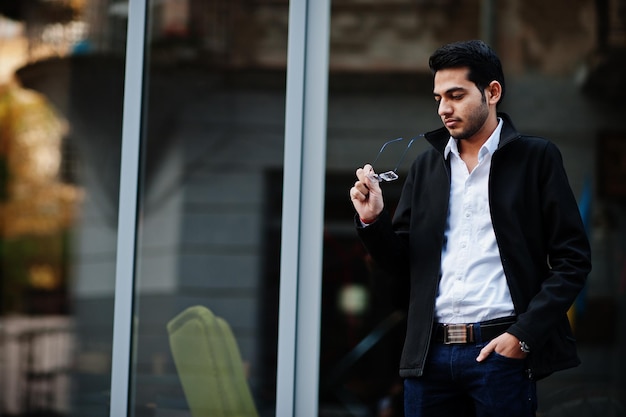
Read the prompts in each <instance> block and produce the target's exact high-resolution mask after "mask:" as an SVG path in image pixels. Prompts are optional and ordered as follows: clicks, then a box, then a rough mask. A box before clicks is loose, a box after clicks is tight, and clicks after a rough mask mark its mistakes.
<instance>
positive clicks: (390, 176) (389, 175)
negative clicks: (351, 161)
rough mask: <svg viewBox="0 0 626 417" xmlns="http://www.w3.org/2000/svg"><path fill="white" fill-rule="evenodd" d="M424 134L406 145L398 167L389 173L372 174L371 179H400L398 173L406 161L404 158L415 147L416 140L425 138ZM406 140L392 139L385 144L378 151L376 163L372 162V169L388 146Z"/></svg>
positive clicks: (387, 180) (379, 180)
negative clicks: (403, 161) (412, 146)
mask: <svg viewBox="0 0 626 417" xmlns="http://www.w3.org/2000/svg"><path fill="white" fill-rule="evenodd" d="M423 136H424V134H420V135H417V136H416V137H414V138H413V139H411V140H410V141H409V144H408V145H406V148H404V151H403V152H402V155H400V159H398V163H397V164H396V167H395V168H394V169H393V170H391V171H387V172H382V173H380V174H370V175H369V178H370V179H371V180H372V181H378V182H381V181H386V182H389V181H394V180H397V179H398V174H397V172H396V171H398V168H399V167H400V164H402V160H403V159H404V156H405V155H406V153H407V152H408V150H409V148H410V147H411V145H413V142H414V141H415V139H417V138H419V137H423ZM402 140H404V138H397V139H392V140H390V141H388V142H385V143H383V146H381V148H380V151H378V155H376V159H374V162H372V164H371V165H372V167H373V166H374V165H376V162H377V161H378V158H380V156H381V155H382V154H383V151H384V150H385V148H386V147H387V145H389V144H390V143H394V142H400V141H402Z"/></svg>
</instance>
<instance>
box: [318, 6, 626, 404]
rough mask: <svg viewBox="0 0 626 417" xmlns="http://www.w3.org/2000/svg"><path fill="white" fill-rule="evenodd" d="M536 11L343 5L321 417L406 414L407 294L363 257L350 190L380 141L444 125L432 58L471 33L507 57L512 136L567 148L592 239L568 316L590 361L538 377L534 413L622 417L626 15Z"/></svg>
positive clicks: (335, 29)
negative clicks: (401, 369)
mask: <svg viewBox="0 0 626 417" xmlns="http://www.w3.org/2000/svg"><path fill="white" fill-rule="evenodd" d="M539 3H540V2H538V1H531V2H524V4H523V5H522V4H521V3H520V5H519V6H520V7H518V8H515V9H511V8H509V7H507V6H506V5H505V4H504V3H502V2H496V1H478V0H475V1H467V2H462V4H461V3H459V4H457V3H454V4H453V2H451V1H434V0H420V1H413V0H394V1H386V2H373V1H367V0H335V1H333V5H332V14H331V36H330V38H331V44H330V72H329V102H328V144H327V149H328V153H327V160H326V163H327V172H326V180H327V181H326V187H327V188H326V205H325V210H326V212H325V235H324V236H325V240H324V267H323V271H324V272H323V301H322V326H321V355H320V357H321V359H320V399H319V407H320V415H337V416H338V415H346V416H347V415H362V416H383V415H384V416H392V415H393V416H398V415H402V384H401V381H400V380H399V379H398V377H397V375H398V365H399V356H400V353H401V349H402V346H403V342H404V331H405V329H404V327H405V325H406V324H405V322H404V313H405V305H406V302H407V289H406V288H405V287H404V286H402V285H398V283H397V282H396V281H395V280H394V277H390V276H387V275H385V274H384V273H383V272H381V270H380V269H379V268H378V267H377V266H376V265H375V264H374V263H372V262H371V259H370V258H369V257H368V255H367V253H365V252H364V250H363V247H362V245H361V244H360V242H359V240H358V238H357V236H356V232H355V230H354V219H353V216H354V210H353V208H352V205H351V204H350V202H349V197H348V192H349V189H350V187H351V186H352V184H354V181H355V180H356V178H355V170H356V169H357V168H358V167H361V166H363V164H365V163H368V162H372V161H373V160H374V158H375V157H376V155H377V153H378V151H379V149H380V147H381V145H382V144H383V143H384V142H386V141H389V140H392V139H395V138H397V137H404V138H405V139H408V138H412V137H415V136H417V135H418V134H420V133H424V132H425V131H429V130H434V129H436V128H439V127H441V122H440V120H439V118H438V116H437V114H436V107H435V105H434V102H433V99H432V75H431V74H430V71H429V69H428V58H429V56H430V54H431V53H432V52H433V51H434V50H435V49H436V48H437V47H439V46H441V45H443V44H445V43H448V42H452V41H456V40H462V39H476V38H484V40H486V41H487V42H488V43H490V44H491V45H492V46H493V47H494V48H495V50H496V51H497V52H498V53H499V55H500V58H501V60H502V63H503V66H504V70H505V75H506V77H507V97H506V100H505V102H504V103H503V105H504V107H503V110H504V111H506V112H508V113H509V114H511V116H512V117H513V120H515V121H516V127H517V128H518V130H519V131H521V132H524V133H529V134H537V135H541V136H545V137H547V138H549V139H551V140H553V141H554V142H555V143H556V144H557V145H558V146H559V148H560V149H561V152H562V154H563V159H564V163H565V167H566V170H567V173H568V176H569V180H570V183H571V186H572V189H573V191H574V193H575V195H576V197H577V199H578V201H579V205H580V210H581V213H582V214H583V218H584V221H585V222H586V225H587V230H588V233H589V237H590V241H591V244H592V253H593V264H594V265H593V271H592V273H591V275H590V276H589V279H588V285H587V287H586V289H585V290H584V291H583V293H582V294H581V296H580V297H579V299H578V300H577V301H576V303H575V304H574V305H573V306H572V309H571V310H570V314H569V316H570V320H571V323H572V324H573V328H574V333H575V336H576V338H577V339H578V350H579V355H580V357H581V359H582V364H581V365H580V366H579V367H576V368H574V369H571V370H568V371H565V372H559V373H556V374H555V375H553V376H551V377H549V378H547V379H545V380H542V381H540V382H539V384H538V390H539V412H541V413H545V414H547V415H552V414H554V415H565V414H567V415H592V414H593V412H594V411H593V410H594V407H598V408H595V410H602V411H601V412H602V413H604V414H605V415H611V414H615V415H617V414H620V413H623V411H624V409H626V407H625V405H624V402H623V400H622V398H623V393H624V387H625V386H626V380H625V378H624V375H626V374H625V373H624V366H625V363H626V362H624V361H623V360H622V359H621V357H622V355H621V354H620V352H623V351H624V349H625V347H624V343H625V340H626V338H625V335H626V333H625V331H624V329H626V326H624V314H623V311H624V297H623V294H624V288H625V285H624V282H625V281H624V271H625V268H624V265H625V257H624V239H623V236H624V233H623V231H624V216H625V211H624V206H623V202H624V196H625V195H626V194H625V193H624V187H623V185H619V184H623V178H624V172H625V170H624V163H623V157H621V156H619V155H623V152H622V151H623V150H624V146H623V145H620V143H622V144H623V142H624V141H623V139H624V138H625V137H626V135H625V132H624V128H623V126H622V125H621V124H620V123H619V122H618V120H621V118H622V116H621V114H622V113H623V111H624V105H623V102H622V101H620V100H619V98H618V96H617V95H616V93H615V92H616V91H619V86H620V85H622V84H623V80H624V77H623V75H622V74H623V71H624V63H623V60H622V59H620V58H619V57H620V56H622V55H620V54H621V53H622V52H621V51H623V48H624V44H625V43H624V36H623V30H620V28H623V24H624V19H623V18H617V17H615V16H618V15H619V13H617V11H616V10H617V9H616V7H617V6H615V5H609V4H608V3H607V2H593V1H589V2H582V3H579V4H577V5H576V6H575V7H571V3H567V2H566V1H564V0H559V1H557V2H551V3H549V4H547V3H541V4H542V6H540V5H539ZM605 3H606V4H605ZM453 5H454V7H452V6H453ZM565 9H566V10H565ZM556 21H560V22H562V24H557V25H554V24H553V23H554V22H556ZM513 27H515V28H516V29H515V30H511V28H513ZM590 57H593V58H590ZM607 103H610V105H607V106H606V107H603V106H604V105H606V104H607ZM600 108H602V109H604V110H602V111H600V112H599V111H598V110H599V109H600ZM605 110H606V114H601V113H604V111H605ZM404 143H405V144H406V141H404ZM394 146H395V145H394ZM427 146H428V145H427V144H426V143H425V141H423V140H419V139H418V140H416V142H415V143H414V145H413V147H412V148H411V150H410V151H409V152H408V153H407V155H406V158H405V161H404V163H403V164H402V165H401V166H400V168H399V170H398V174H399V176H400V178H399V179H398V180H397V181H395V182H390V183H383V184H382V188H383V192H384V194H385V201H386V206H387V207H388V208H389V209H390V210H391V211H392V212H393V209H394V204H395V203H396V202H397V199H398V196H399V193H400V187H401V186H402V183H403V180H404V178H405V177H406V171H407V170H408V168H409V166H410V164H411V162H412V160H413V159H414V158H415V157H416V155H418V154H419V153H420V152H421V151H422V150H424V149H426V147H427ZM400 148H402V146H400V145H398V146H397V147H391V146H388V147H387V149H386V150H385V152H384V154H383V155H382V156H381V158H380V159H379V160H378V161H377V165H378V166H377V167H375V168H377V171H387V170H390V169H393V168H394V167H395V164H396V162H397V159H398V157H399V155H400V153H401V152H402V150H401V149H400ZM385 158H387V159H385ZM620 161H621V162H620ZM620 179H622V181H621V182H620ZM620 204H621V205H620ZM620 312H621V313H620ZM596 412H597V411H596Z"/></svg>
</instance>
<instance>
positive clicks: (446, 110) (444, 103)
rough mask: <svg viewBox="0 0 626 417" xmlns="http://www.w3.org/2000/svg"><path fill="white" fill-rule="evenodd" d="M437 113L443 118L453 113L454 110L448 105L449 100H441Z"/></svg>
mask: <svg viewBox="0 0 626 417" xmlns="http://www.w3.org/2000/svg"><path fill="white" fill-rule="evenodd" d="M437 113H439V116H441V117H443V116H449V115H450V114H451V113H452V108H451V107H450V104H449V103H448V100H446V99H444V98H442V99H441V100H439V105H438V107H437Z"/></svg>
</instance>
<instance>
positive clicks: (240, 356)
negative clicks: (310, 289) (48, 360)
mask: <svg viewBox="0 0 626 417" xmlns="http://www.w3.org/2000/svg"><path fill="white" fill-rule="evenodd" d="M148 4H149V22H150V31H149V33H150V37H149V40H148V44H147V46H146V47H147V51H148V53H147V56H148V60H147V61H146V75H145V80H146V94H145V97H146V99H145V108H144V114H145V121H144V127H143V129H144V132H145V134H144V137H143V142H142V167H141V183H140V196H139V206H140V210H141V212H140V215H139V217H140V224H139V229H138V248H137V273H136V282H135V304H134V306H135V307H134V308H135V322H134V331H133V336H134V341H135V346H134V352H135V355H134V360H133V364H132V386H131V401H130V404H131V414H132V415H134V416H142V415H153V414H152V413H157V414H158V415H164V416H165V415H190V413H192V414H193V415H230V414H228V412H233V413H238V414H237V415H255V414H256V413H258V415H274V409H275V402H276V400H275V387H276V362H277V358H276V349H277V322H278V285H279V279H278V276H279V264H280V262H279V253H280V229H279V226H280V224H281V221H280V219H281V212H280V206H281V194H282V161H283V136H284V100H285V85H284V80H285V57H286V49H285V48H286V37H287V25H286V23H287V16H288V4H287V2H262V3H257V2H243V1H223V0H220V1H215V0H214V1H208V2H203V1H188V2H157V1H150V2H149V3H148ZM266 51H269V53H266ZM211 387H213V389H212V388H211ZM223 413H226V414H223ZM242 413H243V414H242Z"/></svg>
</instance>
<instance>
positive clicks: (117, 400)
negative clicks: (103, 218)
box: [109, 0, 147, 417]
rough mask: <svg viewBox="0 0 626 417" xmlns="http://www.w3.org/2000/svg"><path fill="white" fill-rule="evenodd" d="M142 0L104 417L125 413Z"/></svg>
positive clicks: (127, 86) (127, 103)
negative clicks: (107, 403)
mask: <svg viewBox="0 0 626 417" xmlns="http://www.w3.org/2000/svg"><path fill="white" fill-rule="evenodd" d="M146 2H147V0H129V11H128V37H127V40H126V72H125V78H124V120H123V124H122V161H121V173H120V179H121V180H120V200H119V210H118V225H117V259H116V270H115V308H114V316H113V357H112V363H111V408H110V412H109V416H110V417H124V416H126V415H127V412H128V393H129V381H130V364H131V362H130V361H131V348H132V344H131V341H132V337H131V336H132V334H131V333H132V315H133V286H134V272H135V253H136V250H135V245H136V230H137V190H138V185H139V149H140V142H141V140H140V138H141V114H142V111H141V97H142V86H143V61H144V44H145V42H144V41H145V35H144V34H145V32H146V30H145V27H146Z"/></svg>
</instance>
